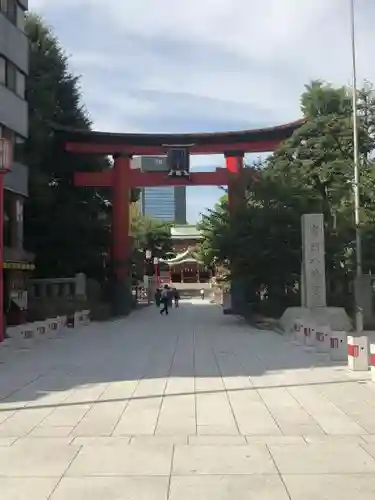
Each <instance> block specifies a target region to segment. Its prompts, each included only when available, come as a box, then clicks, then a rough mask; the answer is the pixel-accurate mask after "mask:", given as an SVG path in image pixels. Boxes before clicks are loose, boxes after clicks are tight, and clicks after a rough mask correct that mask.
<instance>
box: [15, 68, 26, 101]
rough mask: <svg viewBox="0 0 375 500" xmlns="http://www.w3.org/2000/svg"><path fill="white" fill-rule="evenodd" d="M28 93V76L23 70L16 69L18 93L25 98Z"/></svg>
mask: <svg viewBox="0 0 375 500" xmlns="http://www.w3.org/2000/svg"><path fill="white" fill-rule="evenodd" d="M25 93H26V76H25V75H24V74H23V73H21V71H18V70H17V71H16V94H17V95H18V96H19V97H21V99H25Z"/></svg>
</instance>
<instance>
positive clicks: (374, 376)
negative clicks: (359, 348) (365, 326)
mask: <svg viewBox="0 0 375 500" xmlns="http://www.w3.org/2000/svg"><path fill="white" fill-rule="evenodd" d="M370 365H371V380H372V381H373V382H375V344H371V345H370Z"/></svg>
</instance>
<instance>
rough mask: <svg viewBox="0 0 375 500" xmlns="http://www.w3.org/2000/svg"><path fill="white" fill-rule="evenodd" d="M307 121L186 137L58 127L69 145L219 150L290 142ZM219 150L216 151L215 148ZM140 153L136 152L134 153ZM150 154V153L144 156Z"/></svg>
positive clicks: (56, 132) (194, 134)
mask: <svg viewBox="0 0 375 500" xmlns="http://www.w3.org/2000/svg"><path fill="white" fill-rule="evenodd" d="M303 123H304V120H303V119H302V120H297V121H294V122H291V123H287V124H284V125H278V126H273V127H268V128H260V129H253V130H239V131H230V132H213V133H183V134H166V133H156V134H149V133H145V134H140V133H134V134H133V133H125V134H122V133H112V132H98V131H90V130H82V129H74V128H69V127H62V126H59V125H54V126H53V129H54V131H55V134H56V137H57V138H58V139H60V140H62V141H64V142H65V143H81V144H82V143H85V144H96V145H98V146H100V145H101V146H104V145H110V146H111V147H115V146H123V147H124V146H128V147H129V148H130V147H131V146H133V147H135V148H142V147H143V148H147V147H149V148H163V147H164V148H165V147H166V146H192V149H193V151H194V146H195V148H198V150H199V147H209V146H212V147H215V146H216V147H217V146H219V145H220V144H223V145H225V146H226V147H228V146H233V148H234V149H235V147H236V144H242V145H243V144H244V143H249V144H251V143H256V144H259V145H261V144H262V142H272V141H274V142H281V141H283V140H286V139H288V138H289V137H290V136H291V135H292V134H293V132H294V131H295V130H296V129H298V128H299V127H300V126H301V125H302V124H303ZM213 150H215V148H214V149H213ZM134 154H136V152H135V153H134ZM143 154H147V152H145V153H143Z"/></svg>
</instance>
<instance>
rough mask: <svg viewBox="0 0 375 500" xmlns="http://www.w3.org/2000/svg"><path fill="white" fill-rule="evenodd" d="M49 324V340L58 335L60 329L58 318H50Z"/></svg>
mask: <svg viewBox="0 0 375 500" xmlns="http://www.w3.org/2000/svg"><path fill="white" fill-rule="evenodd" d="M47 323H48V333H49V338H53V337H55V336H56V335H57V333H58V332H59V328H60V322H59V319H58V318H50V319H48V320H47Z"/></svg>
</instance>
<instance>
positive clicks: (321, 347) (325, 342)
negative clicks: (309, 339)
mask: <svg viewBox="0 0 375 500" xmlns="http://www.w3.org/2000/svg"><path fill="white" fill-rule="evenodd" d="M315 347H316V352H319V353H328V354H329V352H330V349H331V329H330V327H329V326H328V325H324V326H317V327H316V330H315Z"/></svg>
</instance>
